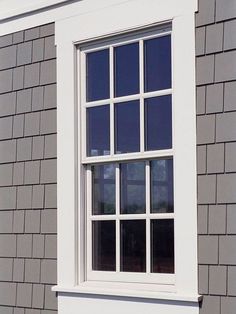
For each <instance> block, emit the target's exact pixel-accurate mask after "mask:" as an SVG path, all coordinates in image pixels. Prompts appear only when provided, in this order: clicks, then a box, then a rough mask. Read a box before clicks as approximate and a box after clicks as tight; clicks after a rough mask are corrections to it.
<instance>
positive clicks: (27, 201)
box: [0, 24, 57, 314]
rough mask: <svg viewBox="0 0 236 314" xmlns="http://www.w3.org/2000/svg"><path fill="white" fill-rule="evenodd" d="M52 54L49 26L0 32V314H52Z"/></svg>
mask: <svg viewBox="0 0 236 314" xmlns="http://www.w3.org/2000/svg"><path fill="white" fill-rule="evenodd" d="M55 56H56V50H55V44H54V25H53V24H52V25H51V24H48V25H44V26H39V27H35V28H31V29H29V30H22V31H20V32H17V33H14V34H10V35H7V36H2V37H0V313H1V314H56V313H57V311H56V308H57V299H56V296H55V293H53V292H51V286H52V285H54V284H55V282H56V273H55V271H56V267H55V264H56V204H57V202H56V132H57V129H56V62H55ZM40 84H41V86H40ZM48 84H49V85H48ZM40 121H41V123H40ZM45 137H46V138H45ZM41 165H42V167H41ZM41 168H42V169H41ZM46 171H48V174H47V173H46ZM45 208H46V209H45ZM42 261H43V263H42ZM41 263H42V265H43V266H42V267H43V269H42V271H43V272H42V273H41ZM50 267H51V268H53V271H51V268H50ZM47 276H48V278H47V279H46V277H47ZM50 276H51V277H50ZM41 277H42V278H41ZM50 278H51V279H50ZM41 279H43V281H44V282H45V283H41Z"/></svg>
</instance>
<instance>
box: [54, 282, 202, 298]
mask: <svg viewBox="0 0 236 314" xmlns="http://www.w3.org/2000/svg"><path fill="white" fill-rule="evenodd" d="M52 291H55V292H59V293H64V294H67V293H68V294H69V293H70V294H71V293H72V294H91V295H107V296H114V297H124V298H125V297H128V298H141V299H156V300H166V301H176V302H191V303H198V302H200V301H201V300H202V296H201V295H198V294H196V295H195V294H191V295H182V294H177V293H175V292H159V291H143V290H130V289H118V288H115V289H114V288H111V289H109V288H101V287H94V286H89V285H88V284H82V285H80V286H74V287H66V286H54V287H52Z"/></svg>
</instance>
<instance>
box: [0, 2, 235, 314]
mask: <svg viewBox="0 0 236 314" xmlns="http://www.w3.org/2000/svg"><path fill="white" fill-rule="evenodd" d="M235 33H236V3H235V0H227V1H226V0H199V13H198V14H197V15H196V57H197V58H196V66H197V142H198V145H197V157H198V234H199V236H198V240H199V250H198V258H199V293H200V294H202V295H204V298H203V302H202V304H201V309H200V313H201V314H213V313H214V314H234V312H235V308H236V246H235V240H236V193H235V186H236V158H235V155H236V39H235V38H236V37H235ZM55 57H56V54H55V47H54V27H53V24H50V25H45V26H41V27H36V28H34V29H30V30H25V31H22V32H18V33H14V34H11V35H7V36H3V37H0V313H1V314H55V313H56V309H57V301H56V297H55V294H54V293H53V292H51V285H53V284H55V283H56V91H55V86H56V85H55V83H56V77H55V70H56V69H55ZM24 309H25V310H24Z"/></svg>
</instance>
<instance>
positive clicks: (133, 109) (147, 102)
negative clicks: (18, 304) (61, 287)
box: [79, 25, 175, 284]
mask: <svg viewBox="0 0 236 314" xmlns="http://www.w3.org/2000/svg"><path fill="white" fill-rule="evenodd" d="M79 50H80V57H81V65H82V67H81V69H83V70H82V71H81V73H80V79H81V82H84V84H82V90H81V93H80V94H81V98H80V100H81V101H80V103H81V106H82V111H81V124H82V130H84V132H82V134H81V142H82V147H83V153H82V154H83V166H84V168H85V169H86V171H85V172H86V182H87V185H86V186H87V188H86V191H85V193H86V202H85V205H84V210H85V211H86V212H85V215H84V216H85V217H86V218H87V219H86V221H87V222H86V227H87V233H86V251H87V265H86V276H87V280H102V281H106V280H108V281H109V280H112V281H125V282H140V283H156V284H160V283H161V284H163V283H166V284H173V283H174V272H175V270H174V264H175V262H174V189H173V178H174V175H173V162H174V143H173V135H172V133H173V130H172V111H173V110H172V69H171V68H172V59H171V57H172V53H171V50H172V44H171V26H170V25H164V26H162V27H160V26H159V27H157V28H155V29H151V30H148V31H147V30H146V32H137V33H131V34H126V35H125V36H124V35H123V36H122V37H118V38H117V37H115V38H112V39H111V40H109V41H106V42H96V44H93V43H91V44H90V45H88V44H87V45H85V46H81V47H79Z"/></svg>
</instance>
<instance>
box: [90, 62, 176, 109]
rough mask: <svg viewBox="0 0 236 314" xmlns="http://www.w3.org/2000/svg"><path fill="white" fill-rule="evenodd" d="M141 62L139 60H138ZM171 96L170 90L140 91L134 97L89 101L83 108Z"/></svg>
mask: <svg viewBox="0 0 236 314" xmlns="http://www.w3.org/2000/svg"><path fill="white" fill-rule="evenodd" d="M140 62H141V60H140ZM171 94H172V89H171V88H168V89H162V90H158V91H154V92H146V93H145V92H144V91H141V90H140V93H139V94H134V95H128V96H121V97H111V98H109V99H102V100H96V101H90V102H85V103H84V106H85V107H86V108H88V107H95V106H104V105H107V104H109V102H114V103H120V102H127V101H132V100H138V99H140V98H144V99H146V98H151V97H159V96H165V95H171Z"/></svg>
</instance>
